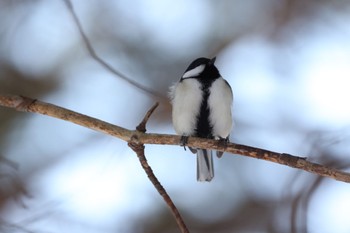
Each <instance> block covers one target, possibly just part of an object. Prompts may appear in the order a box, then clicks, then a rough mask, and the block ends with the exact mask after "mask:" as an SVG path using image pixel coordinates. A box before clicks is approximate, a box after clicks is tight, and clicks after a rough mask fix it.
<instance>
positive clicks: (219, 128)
mask: <svg viewBox="0 0 350 233" xmlns="http://www.w3.org/2000/svg"><path fill="white" fill-rule="evenodd" d="M215 59H216V57H214V58H213V59H208V58H203V57H202V58H198V59H196V60H194V61H193V62H192V63H191V64H190V65H189V67H188V68H187V69H186V71H185V72H184V74H183V75H182V77H181V79H180V81H179V82H177V83H176V84H175V85H174V86H173V87H171V92H170V95H171V101H172V107H173V110H172V120H173V125H174V128H175V131H176V133H177V134H178V135H181V136H183V138H182V140H183V145H184V146H185V142H186V140H187V137H188V136H196V137H202V138H211V139H218V140H222V141H223V142H227V141H228V137H229V134H230V132H231V128H232V115H231V107H232V102H233V94H232V90H231V87H230V85H229V84H228V82H227V81H226V80H225V79H223V78H222V77H221V75H220V73H219V70H218V69H217V68H216V67H215V65H214V63H215ZM190 149H191V151H192V152H194V153H195V152H197V180H198V181H211V179H212V178H213V177H214V166H213V155H212V151H210V150H202V149H199V150H196V149H193V148H190ZM217 155H218V156H219V157H220V156H221V155H222V152H217Z"/></svg>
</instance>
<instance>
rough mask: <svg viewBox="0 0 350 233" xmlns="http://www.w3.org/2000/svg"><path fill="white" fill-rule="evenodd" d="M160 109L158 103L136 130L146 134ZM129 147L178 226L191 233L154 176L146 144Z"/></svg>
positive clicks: (183, 232)
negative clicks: (157, 109)
mask: <svg viewBox="0 0 350 233" xmlns="http://www.w3.org/2000/svg"><path fill="white" fill-rule="evenodd" d="M157 107H158V103H156V104H155V105H154V106H153V107H152V108H151V109H150V110H149V111H148V112H147V113H146V115H145V117H144V118H143V120H142V121H141V123H140V124H139V125H138V126H137V127H136V130H137V131H139V132H142V133H145V132H146V124H147V121H148V119H149V118H150V116H151V115H152V113H153V111H154V110H155V109H156V108H157ZM132 139H133V138H132ZM128 146H129V147H130V148H131V149H133V151H135V153H136V154H137V157H138V158H139V160H140V164H141V166H142V168H143V170H145V172H146V174H147V177H148V178H149V180H150V181H151V182H152V184H153V186H154V187H155V188H156V189H157V191H158V193H159V194H160V195H161V196H162V197H163V199H164V201H165V203H166V204H167V205H168V206H169V208H170V210H171V212H172V213H173V215H174V217H175V220H176V222H177V225H178V226H179V228H180V230H181V232H182V233H189V231H188V229H187V226H186V224H185V222H184V221H183V219H182V217H181V215H180V212H179V211H178V209H177V208H176V206H175V204H174V203H173V201H172V200H171V198H170V196H169V195H168V193H167V192H166V190H165V189H164V188H163V186H162V185H161V183H160V182H159V180H158V179H157V177H156V176H155V175H154V173H153V170H152V168H151V167H150V165H149V164H148V162H147V159H146V156H145V146H144V144H140V143H139V141H138V140H130V141H129V142H128Z"/></svg>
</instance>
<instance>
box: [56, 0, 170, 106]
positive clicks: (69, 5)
mask: <svg viewBox="0 0 350 233" xmlns="http://www.w3.org/2000/svg"><path fill="white" fill-rule="evenodd" d="M62 1H63V2H64V3H65V5H66V6H67V8H68V11H69V13H70V14H71V16H72V17H73V20H74V23H75V25H76V26H77V28H78V31H79V34H80V36H81V38H82V39H83V42H84V44H85V46H86V49H87V51H88V52H89V54H90V55H91V57H92V58H93V59H94V60H95V61H96V62H98V63H99V64H100V65H102V66H103V67H104V68H106V69H107V70H108V71H110V72H111V73H112V74H114V75H116V76H117V77H119V78H121V79H122V80H124V81H126V82H127V83H129V84H131V85H132V86H134V87H136V88H138V89H139V90H141V91H143V92H145V93H147V94H149V95H152V96H155V97H158V98H159V99H162V100H164V99H165V97H164V95H162V94H161V93H159V92H156V91H155V90H152V89H150V88H148V87H146V86H144V85H142V84H140V83H138V82H136V81H134V80H132V79H131V78H129V77H127V76H126V75H124V74H123V73H121V72H120V71H119V70H117V69H115V68H113V67H112V66H111V65H110V64H108V63H107V62H106V61H104V60H103V59H102V58H101V57H100V56H99V55H98V54H97V53H96V51H95V49H94V47H93V46H92V44H91V43H90V40H89V38H88V37H87V35H86V34H85V32H84V30H83V26H82V25H81V23H80V20H79V18H78V16H77V14H76V13H75V11H74V8H73V4H72V2H71V1H70V0H62Z"/></svg>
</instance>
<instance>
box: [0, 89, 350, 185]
mask: <svg viewBox="0 0 350 233" xmlns="http://www.w3.org/2000/svg"><path fill="white" fill-rule="evenodd" d="M0 105H2V106H5V107H9V108H14V109H16V110H18V111H25V112H34V113H39V114H43V115H47V116H51V117H55V118H58V119H62V120H65V121H69V122H72V123H75V124H78V125H81V126H84V127H86V128H90V129H93V130H96V131H99V132H102V133H105V134H108V135H111V136H114V137H117V138H119V139H121V140H124V141H126V142H130V141H134V142H135V141H137V142H138V143H139V144H158V145H180V144H181V142H180V139H181V137H180V136H177V135H169V134H148V133H144V132H141V131H137V130H129V129H125V128H123V127H120V126H116V125H112V124H110V123H107V122H104V121H101V120H98V119H96V118H92V117H89V116H86V115H83V114H80V113H77V112H74V111H71V110H68V109H65V108H62V107H59V106H55V105H53V104H48V103H45V102H41V101H38V100H34V99H31V98H27V97H23V96H13V95H1V94H0ZM188 146H191V147H195V148H201V149H213V150H220V151H225V152H228V153H231V154H236V155H243V156H247V157H252V158H256V159H262V160H266V161H270V162H274V163H278V164H283V165H286V166H289V167H293V168H297V169H300V170H304V171H307V172H310V173H313V174H316V175H319V176H323V177H328V178H331V179H334V180H338V181H343V182H346V183H350V173H347V172H344V171H340V170H337V169H334V168H331V167H328V166H324V165H321V164H317V163H313V162H310V161H308V160H307V159H306V158H305V157H299V156H294V155H290V154H286V153H277V152H273V151H269V150H264V149H260V148H256V147H251V146H246V145H241V144H235V143H228V144H227V146H223V145H221V144H220V143H219V142H218V141H216V140H211V139H204V138H197V137H189V139H188Z"/></svg>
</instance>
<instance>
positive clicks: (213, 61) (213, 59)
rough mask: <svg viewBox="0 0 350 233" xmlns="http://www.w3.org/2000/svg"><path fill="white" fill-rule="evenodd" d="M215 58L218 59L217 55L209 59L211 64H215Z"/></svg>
mask: <svg viewBox="0 0 350 233" xmlns="http://www.w3.org/2000/svg"><path fill="white" fill-rule="evenodd" d="M215 60H216V57H213V58H212V59H211V60H210V61H209V63H208V64H209V65H214V63H215Z"/></svg>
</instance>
